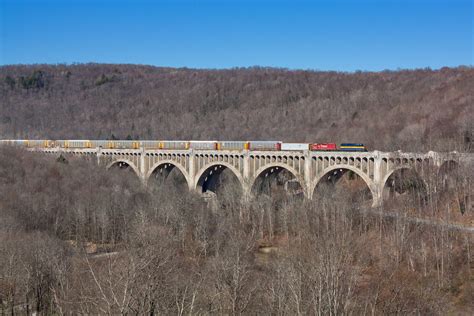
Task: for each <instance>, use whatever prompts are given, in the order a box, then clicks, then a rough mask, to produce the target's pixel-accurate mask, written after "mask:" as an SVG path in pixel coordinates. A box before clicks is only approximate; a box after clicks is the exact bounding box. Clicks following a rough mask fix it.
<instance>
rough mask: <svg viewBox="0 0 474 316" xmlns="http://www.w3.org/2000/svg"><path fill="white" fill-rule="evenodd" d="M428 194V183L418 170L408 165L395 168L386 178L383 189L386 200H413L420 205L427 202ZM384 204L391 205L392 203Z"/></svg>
mask: <svg viewBox="0 0 474 316" xmlns="http://www.w3.org/2000/svg"><path fill="white" fill-rule="evenodd" d="M427 194H428V191H427V187H426V184H425V182H424V181H423V179H422V178H421V176H420V175H419V174H418V172H416V171H415V170H414V169H412V168H406V167H403V168H399V169H396V170H394V171H393V172H392V173H391V174H390V175H389V176H388V177H387V179H386V180H385V182H384V186H383V191H382V197H383V200H384V201H385V202H402V201H405V202H408V201H410V200H411V202H416V203H417V204H418V205H423V204H425V202H426V200H427ZM384 204H385V205H390V203H389V204H387V203H384ZM394 204H395V205H397V204H398V203H394Z"/></svg>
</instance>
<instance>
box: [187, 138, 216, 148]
mask: <svg viewBox="0 0 474 316" xmlns="http://www.w3.org/2000/svg"><path fill="white" fill-rule="evenodd" d="M189 148H191V149H198V150H216V149H217V140H214V141H207V140H204V141H201V140H191V141H189Z"/></svg>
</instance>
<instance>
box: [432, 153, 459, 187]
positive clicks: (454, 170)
mask: <svg viewBox="0 0 474 316" xmlns="http://www.w3.org/2000/svg"><path fill="white" fill-rule="evenodd" d="M459 178H460V174H459V164H458V163H457V162H456V161H454V160H448V161H446V162H444V163H443V164H442V165H441V167H439V170H438V177H437V180H438V181H437V186H438V188H439V189H441V190H443V191H449V190H451V189H453V188H455V187H456V185H457V183H458V181H459Z"/></svg>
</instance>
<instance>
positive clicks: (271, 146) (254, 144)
mask: <svg viewBox="0 0 474 316" xmlns="http://www.w3.org/2000/svg"><path fill="white" fill-rule="evenodd" d="M249 149H250V150H281V142H277V141H251V142H249Z"/></svg>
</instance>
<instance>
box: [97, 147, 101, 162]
mask: <svg viewBox="0 0 474 316" xmlns="http://www.w3.org/2000/svg"><path fill="white" fill-rule="evenodd" d="M96 155H97V165H100V157H101V156H102V148H100V147H97V151H96Z"/></svg>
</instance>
